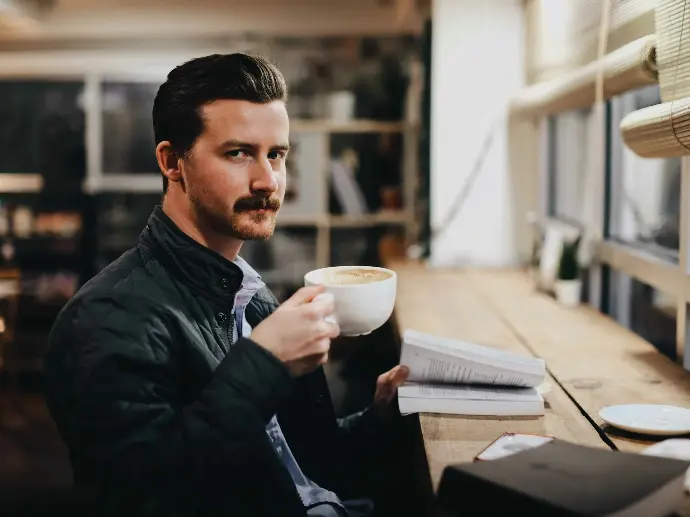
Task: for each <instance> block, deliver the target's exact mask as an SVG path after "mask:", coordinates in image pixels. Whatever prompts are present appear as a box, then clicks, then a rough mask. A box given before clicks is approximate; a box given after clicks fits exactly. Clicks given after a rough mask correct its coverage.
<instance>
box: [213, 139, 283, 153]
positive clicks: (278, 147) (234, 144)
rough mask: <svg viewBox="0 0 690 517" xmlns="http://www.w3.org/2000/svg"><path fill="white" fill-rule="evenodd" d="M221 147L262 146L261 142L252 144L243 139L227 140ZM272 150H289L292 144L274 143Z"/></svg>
mask: <svg viewBox="0 0 690 517" xmlns="http://www.w3.org/2000/svg"><path fill="white" fill-rule="evenodd" d="M221 147H242V148H245V149H253V150H256V149H259V148H260V147H261V146H260V145H259V144H252V143H250V142H242V141H241V140H226V141H225V142H223V143H222V144H221ZM270 150H271V151H289V150H290V144H278V145H272V146H271V148H270Z"/></svg>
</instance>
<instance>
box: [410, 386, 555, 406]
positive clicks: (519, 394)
mask: <svg viewBox="0 0 690 517" xmlns="http://www.w3.org/2000/svg"><path fill="white" fill-rule="evenodd" d="M398 397H403V398H407V397H411V398H424V399H460V400H503V401H509V402H513V401H515V402H517V401H523V402H531V401H539V400H542V396H541V395H540V394H539V392H538V391H537V390H536V388H494V387H489V386H468V385H462V386H455V385H443V384H416V383H411V382H406V383H405V384H403V385H402V386H400V388H398Z"/></svg>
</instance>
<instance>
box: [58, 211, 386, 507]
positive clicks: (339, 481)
mask: <svg viewBox="0 0 690 517" xmlns="http://www.w3.org/2000/svg"><path fill="white" fill-rule="evenodd" d="M241 282H242V272H241V270H240V269H239V267H237V266H236V265H235V264H233V263H231V262H229V261H228V260H226V259H224V258H222V257H221V256H220V255H217V254H216V253H214V252H212V251H210V250H209V249H207V248H205V247H203V246H201V245H199V244H198V243H196V242H195V241H193V240H192V239H190V238H189V237H187V236H186V235H185V234H184V233H182V232H181V231H180V230H179V229H178V228H177V227H176V226H175V225H174V223H173V222H172V221H171V220H170V219H169V218H168V217H167V216H166V215H165V214H164V213H163V211H162V210H161V209H160V208H159V207H157V208H156V209H155V210H154V212H153V214H152V215H151V217H150V219H149V223H148V225H147V226H146V228H145V229H144V230H143V232H142V234H141V236H140V238H139V242H138V245H137V246H136V247H135V248H134V249H132V250H130V251H128V252H127V253H125V254H124V255H123V256H122V257H121V258H119V259H118V260H116V261H115V262H113V263H112V264H111V265H110V266H108V267H107V268H105V269H104V270H103V271H102V272H101V273H100V274H98V275H97V276H96V277H94V278H93V279H92V280H90V281H89V282H88V283H87V284H85V285H84V286H83V287H82V289H80V291H79V292H78V293H77V294H76V296H75V297H74V298H73V299H72V300H71V301H70V302H69V303H68V304H67V305H66V306H65V308H64V309H63V310H62V312H61V313H60V315H59V316H58V318H57V320H56V322H55V324H54V327H53V330H52V332H51V336H50V347H49V351H48V353H47V356H46V362H45V379H46V397H47V401H48V405H49V409H50V411H51V414H52V415H53V418H54V419H55V421H56V423H57V425H58V428H59V430H60V433H61V435H62V437H63V440H64V441H65V443H66V445H67V447H68V448H69V451H70V458H71V462H72V466H73V470H74V478H75V483H76V484H78V485H82V486H88V487H95V488H96V489H97V490H98V493H99V494H102V498H103V500H104V501H107V504H108V505H109V508H114V509H116V510H115V512H117V513H119V512H121V511H125V510H126V511H128V512H130V515H131V514H132V512H139V511H140V512H141V513H143V514H146V515H159V514H160V515H166V516H168V517H170V516H173V515H223V516H225V517H231V516H233V517H234V516H244V515H247V516H252V517H259V516H288V517H289V516H293V515H294V516H304V515H305V509H304V507H303V505H302V502H301V500H300V498H299V496H298V494H297V491H296V490H295V487H294V485H293V482H292V479H291V478H290V475H289V474H288V472H287V470H286V469H285V468H284V467H283V465H282V463H281V461H280V460H279V458H278V456H277V454H276V453H275V452H274V450H273V448H272V446H271V443H270V441H269V438H268V436H267V434H266V432H265V427H266V424H267V423H268V421H269V420H270V419H271V417H272V416H273V415H274V414H277V415H278V419H279V422H280V425H281V427H282V430H283V433H284V434H285V437H286V439H287V441H288V443H289V445H290V448H291V450H292V452H293V454H294V455H295V457H296V459H297V461H298V463H299V465H300V467H301V468H302V470H303V471H304V473H305V474H306V475H307V476H308V477H309V478H311V479H312V480H313V481H315V482H316V483H318V484H319V485H321V486H323V487H324V488H328V489H330V490H333V491H334V492H335V493H336V494H338V495H339V496H340V497H341V498H347V497H350V496H352V495H354V494H351V493H349V492H348V488H347V484H348V483H347V482H348V481H349V480H350V479H351V478H352V477H353V476H355V475H356V472H357V469H358V468H360V465H361V464H360V459H362V458H364V457H366V456H367V454H368V452H367V451H368V447H367V445H372V444H373V440H374V438H375V434H376V432H377V431H376V429H377V425H376V422H375V417H374V415H373V413H371V412H368V411H364V412H363V413H361V414H358V415H354V416H352V417H348V418H346V419H342V420H338V419H337V418H336V416H335V413H334V410H333V405H332V402H331V398H330V394H329V391H328V386H327V384H326V378H325V376H324V373H323V370H322V369H319V370H317V371H316V372H314V373H312V374H309V375H307V376H304V377H302V378H299V379H293V378H292V377H291V376H290V375H289V373H288V371H287V369H286V368H285V367H284V365H283V364H282V363H281V362H280V361H278V360H277V359H276V358H275V357H274V356H273V355H271V354H270V353H269V352H267V351H266V350H264V349H263V348H261V347H260V346H259V345H257V344H256V343H254V342H252V341H251V340H250V339H246V338H241V339H240V340H239V341H237V343H236V344H235V345H234V346H230V342H231V337H230V333H231V332H232V330H231V329H232V328H233V325H232V322H231V318H230V317H228V315H230V313H231V310H232V307H233V303H234V297H235V294H236V292H237V291H238V289H239V287H240V284H241ZM276 306H277V302H276V300H275V298H274V297H273V295H272V294H271V293H270V292H269V291H268V290H267V289H263V290H261V291H259V293H257V294H256V295H255V296H254V298H253V299H252V300H251V302H250V304H249V306H248V307H247V310H246V317H247V321H248V323H249V324H250V325H252V326H256V325H257V324H258V323H259V322H260V321H261V320H263V319H264V318H266V317H267V316H268V315H269V314H270V313H271V312H272V311H273V310H274V309H275V308H276Z"/></svg>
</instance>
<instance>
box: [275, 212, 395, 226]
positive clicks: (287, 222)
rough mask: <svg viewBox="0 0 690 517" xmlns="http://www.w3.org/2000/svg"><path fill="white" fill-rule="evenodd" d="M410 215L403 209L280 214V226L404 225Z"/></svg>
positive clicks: (278, 223)
mask: <svg viewBox="0 0 690 517" xmlns="http://www.w3.org/2000/svg"><path fill="white" fill-rule="evenodd" d="M407 222H408V217H407V215H406V214H405V212H403V211H402V210H399V211H386V212H378V213H373V214H363V215H358V216H353V215H330V216H329V215H323V216H322V215H304V216H300V215H284V216H281V215H279V216H278V219H277V221H276V225H277V226H278V227H279V228H290V227H293V228H294V227H324V228H328V227H331V228H366V227H372V226H379V225H385V224H396V225H401V224H402V225H404V224H407Z"/></svg>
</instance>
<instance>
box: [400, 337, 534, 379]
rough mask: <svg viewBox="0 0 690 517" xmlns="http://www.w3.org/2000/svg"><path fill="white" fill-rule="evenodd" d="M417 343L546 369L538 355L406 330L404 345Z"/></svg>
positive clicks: (525, 368) (531, 369)
mask: <svg viewBox="0 0 690 517" xmlns="http://www.w3.org/2000/svg"><path fill="white" fill-rule="evenodd" d="M406 345H416V346H418V347H422V348H427V349H429V350H436V351H437V352H442V353H446V354H451V355H454V356H457V357H465V358H470V359H485V361H483V362H493V363H501V365H503V366H507V367H508V368H511V366H512V367H514V368H515V369H519V370H523V371H529V372H530V373H535V374H540V373H541V372H542V371H543V370H544V369H545V362H544V360H543V359H541V358H538V357H532V356H529V355H520V354H516V353H513V352H506V351H505V350H499V349H497V348H492V347H489V346H484V345H478V344H475V343H469V342H467V341H460V340H457V339H449V338H444V337H440V336H434V335H431V334H424V333H423V332H418V331H416V330H409V329H408V330H406V331H405V332H404V334H403V347H404V346H406Z"/></svg>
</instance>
